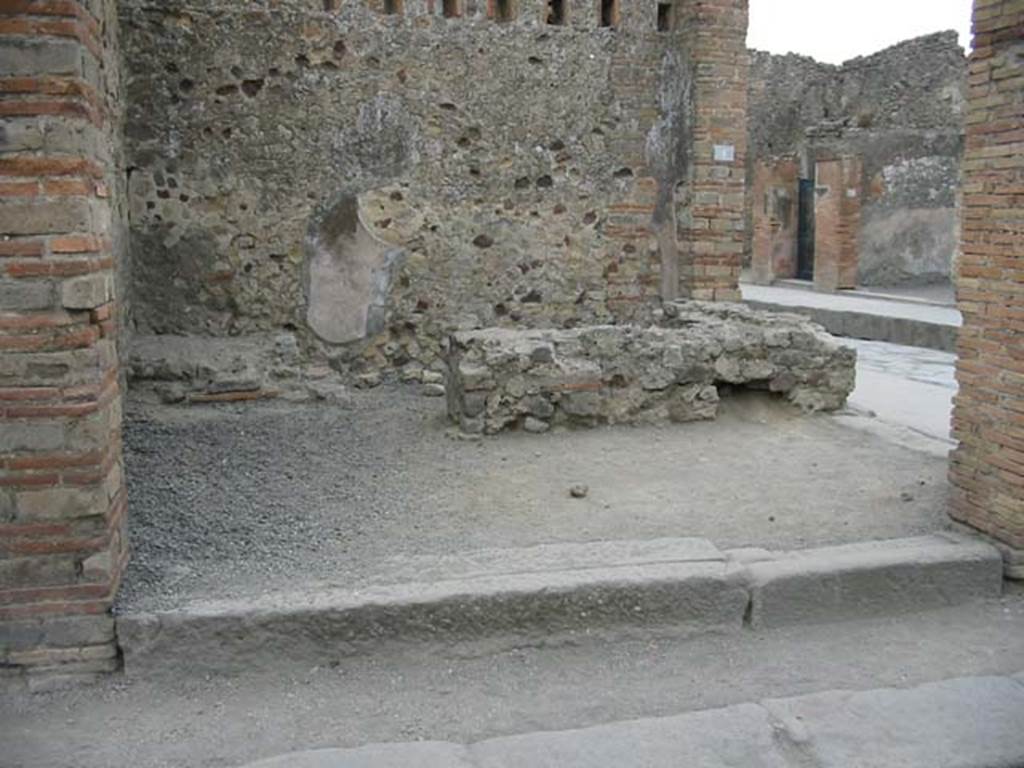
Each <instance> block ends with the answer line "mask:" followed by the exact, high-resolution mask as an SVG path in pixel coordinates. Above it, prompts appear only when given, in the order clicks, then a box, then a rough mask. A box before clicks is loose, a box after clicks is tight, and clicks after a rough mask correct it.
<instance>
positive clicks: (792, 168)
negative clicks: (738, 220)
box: [750, 160, 800, 285]
mask: <svg viewBox="0 0 1024 768" xmlns="http://www.w3.org/2000/svg"><path fill="white" fill-rule="evenodd" d="M799 184H800V167H799V165H798V164H797V162H796V161H795V160H776V161H774V162H759V163H756V164H755V166H754V185H753V190H752V191H751V196H752V198H753V205H752V208H753V211H752V216H751V225H752V227H753V230H754V232H753V238H752V248H751V260H750V262H751V264H750V265H751V267H752V269H753V273H754V275H753V279H754V282H755V283H758V284H759V285H770V284H771V283H772V282H773V281H774V280H776V279H784V278H788V277H796V267H797V264H796V250H797V235H798V220H797V219H798V213H799V199H798V192H799Z"/></svg>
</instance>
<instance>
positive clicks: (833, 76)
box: [748, 32, 966, 285]
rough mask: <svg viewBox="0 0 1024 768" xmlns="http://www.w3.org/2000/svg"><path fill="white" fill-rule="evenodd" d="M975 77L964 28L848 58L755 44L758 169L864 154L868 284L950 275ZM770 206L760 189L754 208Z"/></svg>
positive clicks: (753, 132) (861, 248)
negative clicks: (967, 100)
mask: <svg viewBox="0 0 1024 768" xmlns="http://www.w3.org/2000/svg"><path fill="white" fill-rule="evenodd" d="M965 82H966V60H965V58H964V52H963V50H962V49H961V48H960V46H959V44H958V42H957V36H956V33H954V32H943V33H939V34H935V35H929V36H926V37H922V38H918V39H915V40H909V41H907V42H904V43H900V44H899V45H896V46H893V47H892V48H889V49H886V50H884V51H881V52H879V53H876V54H874V55H872V56H866V57H862V58H857V59H853V60H851V61H848V62H846V63H845V64H843V65H842V66H832V65H828V64H821V63H818V62H815V61H814V60H812V59H809V58H806V57H801V56H795V55H788V56H774V55H771V54H767V53H762V52H758V51H755V52H752V54H751V74H750V102H749V103H750V106H749V112H748V116H749V128H750V155H749V169H748V174H749V177H750V178H751V179H753V178H754V177H755V175H756V169H757V168H758V167H759V166H763V165H773V164H777V163H778V161H779V160H780V159H788V160H793V161H796V162H797V163H799V165H800V170H801V176H802V177H803V178H813V173H814V164H815V162H816V161H818V160H835V159H839V158H842V157H855V158H859V160H860V162H861V165H862V178H861V180H860V183H859V185H857V187H858V189H857V194H858V197H859V200H860V222H859V232H858V234H857V238H858V252H859V271H858V282H860V283H861V284H865V285H881V284H899V283H921V282H933V281H939V280H946V279H949V278H950V276H951V274H952V270H953V266H954V263H955V257H956V252H957V240H958V224H957V205H956V189H957V186H958V183H959V174H960V163H961V157H962V154H963V139H962V133H963V117H964V88H965ZM793 194H794V200H795V191H794V193H793ZM762 204H763V200H762V199H760V198H759V199H757V200H755V199H754V196H753V194H751V199H750V209H749V220H750V221H751V222H752V223H753V219H754V216H753V212H754V206H755V205H762ZM752 247H753V238H751V240H750V241H749V242H748V249H750V248H752ZM749 252H750V251H749V250H748V254H749Z"/></svg>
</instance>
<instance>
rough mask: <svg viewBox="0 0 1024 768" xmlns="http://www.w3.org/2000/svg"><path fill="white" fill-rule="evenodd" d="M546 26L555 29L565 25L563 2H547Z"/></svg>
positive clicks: (559, 0)
mask: <svg viewBox="0 0 1024 768" xmlns="http://www.w3.org/2000/svg"><path fill="white" fill-rule="evenodd" d="M548 24H553V25H554V26H556V27H560V26H562V25H563V24H565V0H548Z"/></svg>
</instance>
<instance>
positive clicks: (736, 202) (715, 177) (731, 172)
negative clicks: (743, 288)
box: [680, 0, 748, 301]
mask: <svg viewBox="0 0 1024 768" xmlns="http://www.w3.org/2000/svg"><path fill="white" fill-rule="evenodd" d="M680 28H681V29H682V30H683V39H684V40H683V42H684V47H685V49H686V51H687V53H688V55H689V56H690V57H691V60H692V63H693V71H694V85H693V99H694V105H695V107H696V114H695V120H694V123H695V124H694V144H693V157H692V169H691V181H690V184H689V189H688V190H687V192H688V194H689V201H690V215H689V216H688V217H687V218H688V220H689V221H690V228H689V229H685V230H684V231H682V232H680V236H681V240H682V243H681V244H680V250H681V252H682V253H681V262H682V267H681V269H680V283H681V286H680V288H681V291H682V293H683V295H686V296H689V297H690V298H694V299H706V300H716V301H735V300H738V299H739V298H740V295H739V278H740V268H741V266H742V261H743V249H744V238H745V232H746V222H745V211H744V207H745V197H746V154H747V75H748V62H747V44H746V38H747V0H686V1H685V2H684V3H683V5H682V7H681V13H680Z"/></svg>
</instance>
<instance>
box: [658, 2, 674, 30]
mask: <svg viewBox="0 0 1024 768" xmlns="http://www.w3.org/2000/svg"><path fill="white" fill-rule="evenodd" d="M671 30H672V4H671V3H658V31H659V32H670V31H671Z"/></svg>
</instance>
